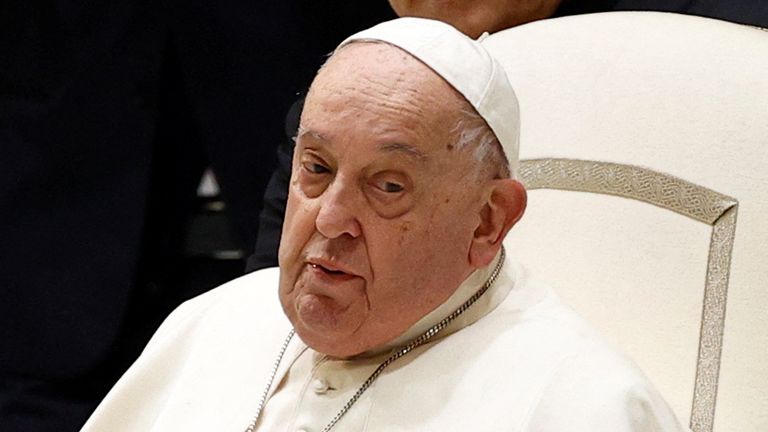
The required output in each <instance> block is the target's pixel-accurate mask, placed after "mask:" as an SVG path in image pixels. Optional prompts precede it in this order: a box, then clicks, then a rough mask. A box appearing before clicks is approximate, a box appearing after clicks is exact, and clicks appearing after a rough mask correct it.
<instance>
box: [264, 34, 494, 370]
mask: <svg viewBox="0 0 768 432" xmlns="http://www.w3.org/2000/svg"><path fill="white" fill-rule="evenodd" d="M461 106H462V105H461V102H460V99H459V96H458V95H457V93H456V92H455V90H453V89H452V88H451V87H450V86H449V85H448V84H447V83H445V82H444V81H443V80H442V79H441V78H440V77H438V76H437V75H436V74H435V73H434V72H432V71H431V70H430V69H429V68H427V67H426V66H424V65H423V64H422V63H420V62H418V61H417V60H415V59H414V58H412V57H411V56H410V55H408V54H406V53H405V52H403V51H400V50H399V49H397V48H394V47H391V46H389V45H385V44H369V43H354V44H351V45H349V46H347V47H345V48H343V49H342V50H341V51H340V52H338V53H337V54H336V55H335V56H334V57H333V58H332V59H331V60H330V61H329V63H328V64H327V65H326V67H325V68H323V69H322V70H321V72H320V73H319V75H318V77H317V78H316V79H315V81H314V83H313V84H312V88H311V90H310V92H309V95H308V96H307V100H306V103H305V106H304V111H303V113H302V118H301V127H300V130H299V134H298V136H297V140H296V150H295V155H294V159H293V174H292V177H291V184H290V187H289V193H288V204H287V210H286V218H285V224H284V227H283V236H282V241H281V246H280V254H279V259H280V269H281V272H280V299H281V302H282V305H283V309H284V310H285V313H286V314H287V316H288V317H289V319H290V320H291V322H292V323H293V325H294V327H295V328H296V330H297V332H298V334H299V336H300V337H301V338H302V340H303V341H304V342H306V343H307V344H308V345H310V346H311V347H313V348H314V349H316V350H317V351H320V352H323V353H326V354H329V355H332V356H335V357H349V356H352V355H356V354H359V353H362V352H365V351H367V350H370V349H372V348H375V347H377V346H380V345H382V344H385V343H386V342H389V341H390V340H392V339H394V338H395V337H397V336H399V335H400V334H402V333H403V332H404V331H405V330H407V329H408V328H409V327H410V326H411V325H412V324H414V323H415V322H416V321H418V320H419V319H420V318H421V317H422V316H424V315H426V314H427V313H429V312H430V311H431V310H433V309H434V308H436V307H437V306H438V305H440V304H441V303H442V302H444V301H445V300H446V299H447V298H448V297H449V296H450V295H451V294H452V293H453V292H454V291H455V289H456V288H457V287H458V285H459V284H460V283H461V282H462V281H463V280H464V279H465V278H466V277H467V276H468V275H469V274H470V273H471V272H472V270H474V269H473V268H472V266H471V265H470V263H469V258H468V250H469V246H470V241H471V239H472V236H473V232H474V230H475V228H476V227H477V226H478V224H479V221H480V211H481V208H482V206H483V204H482V203H483V199H482V196H483V193H484V192H483V191H484V190H485V189H484V186H483V185H482V182H480V181H479V180H477V179H476V176H475V170H474V167H475V165H474V162H473V161H472V159H471V156H470V154H471V151H465V150H459V149H456V148H454V141H455V139H456V137H455V136H454V135H455V132H454V131H453V129H454V127H455V125H456V121H457V120H458V118H459V117H458V116H459V114H458V111H459V108H460V107H461Z"/></svg>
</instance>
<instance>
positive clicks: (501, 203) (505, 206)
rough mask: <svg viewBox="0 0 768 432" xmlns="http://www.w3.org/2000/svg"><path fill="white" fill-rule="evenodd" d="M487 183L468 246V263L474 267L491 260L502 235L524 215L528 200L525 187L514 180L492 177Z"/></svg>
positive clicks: (500, 243)
mask: <svg viewBox="0 0 768 432" xmlns="http://www.w3.org/2000/svg"><path fill="white" fill-rule="evenodd" d="M489 187H490V190H489V193H488V195H487V199H486V202H485V203H484V204H483V208H482V210H481V211H480V223H479V225H478V226H477V228H476V229H475V232H474V235H473V237H472V244H471V245H470V248H469V261H470V264H471V265H472V266H473V267H476V268H480V267H485V266H487V265H490V264H491V262H492V261H493V259H494V258H495V257H496V254H498V252H499V249H501V245H502V242H503V241H504V237H506V235H507V233H508V232H509V230H510V229H511V228H512V226H514V225H515V224H516V223H517V221H519V220H520V218H521V217H522V216H523V213H524V212H525V205H526V202H527V195H526V193H525V187H524V186H523V184H522V183H520V182H519V181H517V180H513V179H498V180H493V181H492V182H491V185H490V186H489Z"/></svg>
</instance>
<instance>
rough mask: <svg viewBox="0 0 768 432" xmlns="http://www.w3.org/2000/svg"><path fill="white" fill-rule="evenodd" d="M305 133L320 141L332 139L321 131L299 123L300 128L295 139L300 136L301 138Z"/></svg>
mask: <svg viewBox="0 0 768 432" xmlns="http://www.w3.org/2000/svg"><path fill="white" fill-rule="evenodd" d="M304 135H309V136H311V137H312V138H315V139H317V140H320V141H330V140H329V139H328V138H326V137H325V135H323V134H321V133H320V132H317V131H313V130H311V129H305V128H303V127H302V126H301V125H299V130H297V131H296V136H295V137H293V140H294V141H296V140H297V139H298V138H301V137H303V136H304Z"/></svg>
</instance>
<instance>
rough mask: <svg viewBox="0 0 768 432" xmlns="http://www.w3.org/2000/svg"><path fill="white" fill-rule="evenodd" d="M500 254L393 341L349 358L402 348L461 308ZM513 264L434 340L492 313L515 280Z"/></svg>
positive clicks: (490, 271)
mask: <svg viewBox="0 0 768 432" xmlns="http://www.w3.org/2000/svg"><path fill="white" fill-rule="evenodd" d="M500 258H501V251H499V253H498V254H497V255H496V257H495V258H494V259H493V261H492V262H491V264H490V265H488V266H487V267H483V268H480V269H477V270H475V271H474V272H472V273H471V274H470V275H469V276H468V277H467V278H466V279H465V280H464V282H462V283H461V285H459V287H458V288H456V291H454V292H453V294H451V296H450V297H448V300H446V301H445V302H443V303H442V304H441V305H439V306H438V307H436V308H435V309H434V310H432V312H430V313H428V314H427V315H425V316H423V317H422V318H421V319H420V320H419V321H417V322H416V323H415V324H414V325H412V326H411V327H410V328H408V330H406V331H405V332H404V333H403V334H401V335H400V336H398V337H396V338H395V339H393V340H391V341H390V342H388V343H386V344H384V345H381V346H379V347H376V348H374V349H371V350H368V351H366V352H364V353H362V354H358V355H356V356H354V357H351V358H350V359H349V360H354V359H362V358H367V357H373V356H378V355H381V354H384V353H390V352H391V351H393V350H395V349H397V348H400V347H402V346H404V345H406V344H408V342H410V341H412V340H413V339H416V338H417V337H419V336H421V335H422V334H423V333H425V332H426V331H427V330H429V328H430V327H432V326H434V325H435V324H437V323H438V322H440V321H441V320H442V319H443V318H445V317H447V316H448V315H450V314H451V313H452V312H453V311H455V310H456V309H458V308H459V306H461V305H462V304H464V302H466V301H467V300H468V299H469V298H470V297H472V295H473V294H475V293H476V292H477V291H478V290H479V289H480V288H482V286H483V285H484V284H485V283H486V281H487V280H488V278H489V277H490V276H491V274H492V273H493V269H494V268H495V267H496V264H497V263H498V261H499V259H500ZM511 270H512V268H511V266H509V265H508V263H507V262H505V263H502V269H501V272H500V273H499V277H498V278H497V279H496V282H495V283H494V284H493V285H491V286H490V287H489V288H488V290H487V291H486V292H485V293H484V294H483V295H482V296H481V297H480V298H479V299H477V301H476V302H475V303H474V304H473V305H472V306H471V307H470V308H469V309H467V310H466V311H464V313H463V314H461V315H459V316H458V317H457V318H456V319H455V320H453V321H452V322H451V323H450V324H449V325H448V327H446V328H444V329H443V330H442V331H441V332H440V333H439V334H438V335H437V336H435V337H433V338H432V340H431V341H430V343H431V342H434V341H436V340H440V339H442V338H443V337H445V336H448V335H449V334H451V333H454V332H456V331H459V330H461V329H462V328H464V327H466V326H468V325H471V324H473V323H474V322H475V321H477V320H479V319H480V318H482V317H484V316H485V315H487V314H488V313H490V312H491V311H492V310H493V309H494V308H496V306H498V304H499V303H501V301H502V300H504V298H505V297H506V296H507V294H508V293H509V291H510V290H511V289H512V285H513V284H512V283H509V280H508V279H509V277H510V275H511ZM504 276H506V277H504ZM512 280H514V278H513V277H512Z"/></svg>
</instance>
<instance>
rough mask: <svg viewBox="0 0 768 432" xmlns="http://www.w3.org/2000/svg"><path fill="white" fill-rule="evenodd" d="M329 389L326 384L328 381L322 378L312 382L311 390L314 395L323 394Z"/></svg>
mask: <svg viewBox="0 0 768 432" xmlns="http://www.w3.org/2000/svg"><path fill="white" fill-rule="evenodd" d="M329 388H331V386H330V384H328V381H326V380H324V379H322V378H316V379H315V380H314V381H312V390H314V391H315V394H325V392H327V391H328V389H329Z"/></svg>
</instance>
